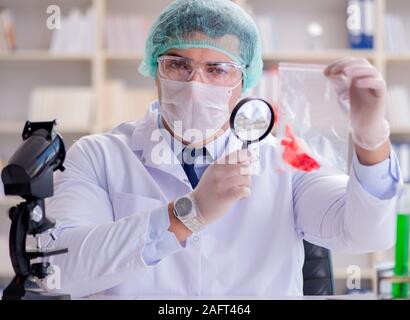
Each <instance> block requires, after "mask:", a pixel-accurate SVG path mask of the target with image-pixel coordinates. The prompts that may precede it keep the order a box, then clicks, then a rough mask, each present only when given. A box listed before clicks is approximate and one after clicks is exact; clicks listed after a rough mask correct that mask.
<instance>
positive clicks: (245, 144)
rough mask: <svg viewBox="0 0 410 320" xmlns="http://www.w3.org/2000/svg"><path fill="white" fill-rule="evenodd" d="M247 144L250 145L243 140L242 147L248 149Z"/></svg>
mask: <svg viewBox="0 0 410 320" xmlns="http://www.w3.org/2000/svg"><path fill="white" fill-rule="evenodd" d="M249 145H250V143H249V142H246V141H245V142H244V143H243V144H242V149H248V147H249Z"/></svg>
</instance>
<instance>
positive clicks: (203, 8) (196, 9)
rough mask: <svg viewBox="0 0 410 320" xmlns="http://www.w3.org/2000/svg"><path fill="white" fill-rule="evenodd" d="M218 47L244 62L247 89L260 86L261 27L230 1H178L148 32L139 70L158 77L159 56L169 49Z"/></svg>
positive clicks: (215, 48)
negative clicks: (259, 30) (258, 84)
mask: <svg viewBox="0 0 410 320" xmlns="http://www.w3.org/2000/svg"><path fill="white" fill-rule="evenodd" d="M188 48H208V49H214V50H218V51H220V52H222V53H224V54H225V55H227V56H228V57H230V58H231V59H232V60H233V61H235V62H236V63H239V64H241V65H243V66H244V67H245V68H246V69H245V70H244V79H243V91H244V92H246V91H247V90H248V89H250V88H253V87H254V86H256V85H257V83H258V81H259V79H260V77H261V75H262V70H263V60H262V48H261V40H260V36H259V32H258V29H257V27H256V24H255V22H254V21H253V20H252V18H251V17H250V16H249V15H248V14H247V13H246V12H245V11H244V10H243V9H242V8H241V7H240V6H238V5H237V4H235V3H233V2H232V1H230V0H177V1H174V2H173V3H171V4H170V5H169V6H168V7H167V8H166V9H165V10H164V11H163V12H162V13H161V14H160V15H159V17H158V18H157V19H156V21H155V22H154V24H153V25H152V27H151V30H150V32H149V34H148V38H147V42H146V46H145V55H144V59H143V61H142V62H141V65H140V67H139V72H140V73H141V74H142V75H144V76H151V77H155V76H156V74H157V58H158V57H159V56H160V55H161V54H164V53H165V52H166V51H168V50H169V49H188Z"/></svg>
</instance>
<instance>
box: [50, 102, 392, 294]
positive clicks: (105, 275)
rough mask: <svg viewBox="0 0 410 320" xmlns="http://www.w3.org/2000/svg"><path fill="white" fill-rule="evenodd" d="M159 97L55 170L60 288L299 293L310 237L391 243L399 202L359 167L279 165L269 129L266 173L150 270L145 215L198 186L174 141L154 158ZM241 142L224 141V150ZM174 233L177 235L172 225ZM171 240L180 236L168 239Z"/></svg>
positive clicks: (347, 245) (334, 244)
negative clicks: (371, 184) (371, 188)
mask: <svg viewBox="0 0 410 320" xmlns="http://www.w3.org/2000/svg"><path fill="white" fill-rule="evenodd" d="M157 105H158V104H153V106H151V109H150V111H149V112H148V113H147V115H146V117H145V118H144V119H143V120H139V121H136V122H131V123H125V124H122V125H120V126H119V127H117V128H116V129H114V130H113V132H111V133H105V134H99V135H93V136H88V137H84V138H82V139H81V140H79V141H78V142H77V143H76V144H75V145H74V146H73V147H72V148H71V149H70V150H69V151H68V154H67V159H66V162H65V167H66V171H65V172H63V173H56V175H55V196H54V197H53V198H51V199H49V200H48V201H47V212H48V214H49V215H50V216H52V217H54V218H55V219H56V220H57V221H58V223H59V231H58V232H57V234H58V235H59V237H58V239H57V240H56V241H55V242H54V245H57V246H59V247H68V249H69V253H68V254H65V255H59V256H56V257H55V258H53V262H54V263H56V264H57V265H58V266H59V267H60V269H61V272H62V291H65V292H69V293H71V294H72V295H73V296H74V297H76V296H84V295H89V294H93V293H101V292H102V291H104V292H105V293H107V294H118V295H125V296H144V297H147V296H148V297H150V296H152V297H155V296H199V295H203V296H285V295H292V296H296V295H302V294H303V291H302V288H303V279H302V266H303V262H304V250H303V242H302V240H303V238H305V239H306V240H308V241H310V242H312V243H315V244H318V245H321V246H324V247H327V248H330V249H332V250H340V251H345V252H350V253H364V252H369V251H373V250H384V249H387V248H390V247H391V246H392V245H393V243H394V223H395V212H394V205H395V201H394V198H393V199H387V200H380V199H378V198H376V197H374V196H372V195H371V194H370V193H368V192H366V191H365V190H364V189H363V187H362V186H361V184H360V183H359V182H358V180H357V178H356V177H355V175H354V174H351V175H350V179H349V177H348V176H346V175H343V174H340V173H339V174H335V173H334V172H333V173H332V172H329V170H321V171H317V172H314V173H310V174H306V173H301V172H297V173H295V172H290V171H282V172H281V171H278V170H277V168H278V166H279V165H280V154H279V153H278V147H277V145H276V141H275V139H274V138H273V137H271V138H269V139H267V140H265V141H264V142H262V143H261V145H260V169H261V174H260V175H258V176H254V177H253V180H252V188H251V189H252V195H251V197H250V198H248V199H245V200H240V201H238V202H237V203H235V205H234V206H233V208H232V210H231V211H230V212H228V213H227V214H226V215H225V216H224V217H222V218H221V219H220V220H218V221H217V222H215V223H214V224H212V225H209V226H208V227H207V228H206V229H205V230H204V231H202V233H201V234H198V235H192V236H191V237H190V238H189V239H188V240H187V242H186V246H185V248H184V247H182V246H181V249H180V250H178V251H177V252H175V253H173V254H171V255H170V256H167V257H165V258H163V259H162V260H161V261H160V262H159V263H158V264H156V265H151V266H148V265H147V264H146V263H145V262H144V260H143V258H142V252H143V249H144V245H145V241H146V239H147V238H146V236H147V234H146V233H147V230H148V229H149V228H148V224H149V217H150V214H151V213H152V212H154V211H158V210H162V211H163V212H164V214H167V213H166V212H167V209H166V207H167V204H168V203H169V202H170V201H172V200H174V199H176V198H177V197H179V196H182V195H184V194H186V193H188V192H190V191H191V190H192V188H191V186H190V184H189V182H188V180H187V178H186V175H185V173H184V171H183V169H182V167H181V165H180V164H179V163H178V162H177V161H176V159H175V156H174V154H173V153H172V151H171V149H170V148H169V147H168V148H165V149H164V150H165V151H164V152H165V153H166V156H169V157H170V158H171V159H173V160H174V163H173V164H155V163H154V161H153V160H152V159H151V156H150V155H151V151H152V150H153V149H154V148H155V146H156V145H158V142H157V141H151V133H152V132H153V130H155V129H157V128H158V123H157V116H158V110H157V109H158V108H157V107H156V106H157ZM241 146H242V143H241V142H240V141H239V140H237V139H236V138H235V137H234V136H233V135H231V136H230V137H229V141H228V147H227V150H226V154H227V153H228V152H232V151H234V150H238V149H240V148H241ZM166 233H167V234H166V235H164V236H167V237H168V238H169V241H176V238H175V236H174V235H173V234H171V233H170V232H166ZM172 237H174V238H172Z"/></svg>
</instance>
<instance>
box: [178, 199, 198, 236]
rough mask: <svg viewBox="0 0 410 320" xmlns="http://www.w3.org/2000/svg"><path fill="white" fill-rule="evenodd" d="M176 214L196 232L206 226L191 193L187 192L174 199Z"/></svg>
mask: <svg viewBox="0 0 410 320" xmlns="http://www.w3.org/2000/svg"><path fill="white" fill-rule="evenodd" d="M174 215H175V217H177V218H178V219H179V220H180V221H181V222H182V223H183V224H184V225H185V226H186V227H187V228H188V229H189V230H191V231H192V232H194V233H195V232H199V231H201V230H202V229H204V228H205V226H206V224H205V223H203V222H202V221H201V217H200V213H199V210H198V207H197V205H196V203H195V199H194V198H193V197H192V195H191V194H187V195H185V196H183V197H180V198H178V199H177V200H175V201H174Z"/></svg>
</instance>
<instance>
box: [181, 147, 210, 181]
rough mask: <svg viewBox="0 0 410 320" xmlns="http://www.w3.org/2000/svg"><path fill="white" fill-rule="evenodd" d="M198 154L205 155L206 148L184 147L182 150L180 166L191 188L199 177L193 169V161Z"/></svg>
mask: <svg viewBox="0 0 410 320" xmlns="http://www.w3.org/2000/svg"><path fill="white" fill-rule="evenodd" d="M199 156H202V157H205V156H206V148H199V149H188V148H184V150H182V168H184V171H185V173H186V175H187V177H188V179H189V182H190V183H191V186H192V188H193V189H195V187H196V186H197V185H198V182H199V179H198V176H197V175H196V172H195V169H194V162H195V159H196V158H197V157H199Z"/></svg>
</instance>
